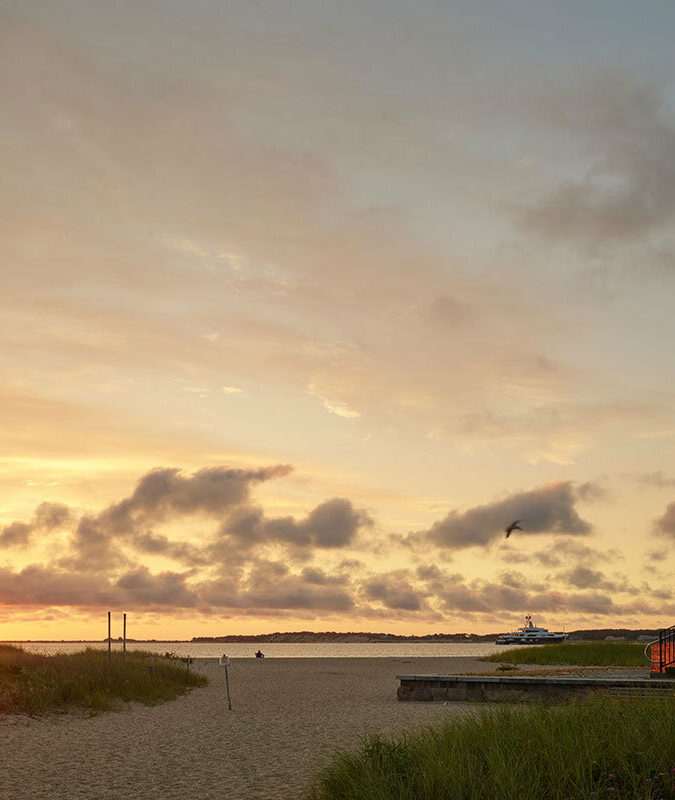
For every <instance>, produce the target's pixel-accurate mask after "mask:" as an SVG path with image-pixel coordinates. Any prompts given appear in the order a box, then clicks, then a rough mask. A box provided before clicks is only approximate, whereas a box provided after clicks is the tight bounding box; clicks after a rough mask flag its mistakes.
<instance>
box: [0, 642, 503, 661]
mask: <svg viewBox="0 0 675 800" xmlns="http://www.w3.org/2000/svg"><path fill="white" fill-rule="evenodd" d="M8 644H11V642H8ZM17 644H19V646H20V647H23V648H24V649H25V650H30V651H31V652H36V653H45V654H47V655H51V654H53V653H75V652H77V651H78V650H84V649H85V648H86V647H95V648H100V649H102V650H104V649H106V648H107V646H108V645H107V644H106V643H105V642H49V643H43V642H31V643H22V642H17ZM121 649H122V643H121V642H113V650H121ZM258 649H260V650H262V651H263V653H264V654H265V657H266V658H415V657H417V658H433V657H441V658H448V657H450V656H465V657H471V656H475V657H481V656H489V655H491V654H492V653H498V652H500V650H503V648H500V647H498V646H496V645H495V644H494V643H493V642H490V643H482V644H469V643H466V644H465V643H463V642H451V643H448V644H439V643H436V642H434V643H422V644H411V643H409V642H387V643H382V642H376V643H373V644H367V643H359V644H351V643H350V644H339V643H335V642H330V643H328V642H326V643H324V642H321V643H318V642H316V643H311V644H299V643H298V644H272V643H270V644H266V643H262V642H261V643H258V642H249V643H246V644H243V643H237V644H229V643H224V642H215V643H214V642H127V650H151V651H152V652H155V653H162V654H164V653H175V655H177V656H188V655H189V656H192V657H193V658H217V657H218V656H221V655H222V654H223V653H227V655H228V656H230V657H231V658H253V657H254V654H255V651H256V650H258Z"/></svg>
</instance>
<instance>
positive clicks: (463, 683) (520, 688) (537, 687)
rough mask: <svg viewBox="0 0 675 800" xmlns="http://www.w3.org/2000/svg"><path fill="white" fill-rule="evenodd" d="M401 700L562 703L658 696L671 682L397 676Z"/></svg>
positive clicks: (610, 679)
mask: <svg viewBox="0 0 675 800" xmlns="http://www.w3.org/2000/svg"><path fill="white" fill-rule="evenodd" d="M396 678H397V680H399V681H400V682H401V684H400V686H399V688H398V691H397V697H398V699H399V700H426V701H436V702H438V701H443V702H447V701H463V702H500V701H501V702H519V701H524V700H562V699H565V698H568V697H572V696H575V695H582V694H586V693H588V692H597V691H605V692H608V691H609V692H612V693H617V694H644V695H657V694H663V693H664V692H668V693H670V692H673V696H675V691H674V690H675V686H674V685H673V682H672V681H668V680H663V681H656V680H641V679H625V678H564V677H563V678H561V677H555V678H551V677H549V678H545V677H508V678H507V677H501V676H493V675H397V676H396Z"/></svg>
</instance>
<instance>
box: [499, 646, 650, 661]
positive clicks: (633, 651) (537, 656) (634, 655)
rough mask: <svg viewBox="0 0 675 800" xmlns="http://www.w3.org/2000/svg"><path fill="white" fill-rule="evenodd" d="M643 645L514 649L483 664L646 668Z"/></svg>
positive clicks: (502, 652)
mask: <svg viewBox="0 0 675 800" xmlns="http://www.w3.org/2000/svg"><path fill="white" fill-rule="evenodd" d="M644 650H645V646H644V644H635V643H634V642H570V643H569V644H546V645H538V646H536V647H516V648H514V649H513V650H504V651H500V652H499V653H495V655H492V656H487V657H486V658H484V659H483V660H484V661H500V662H502V663H510V664H574V665H576V666H596V667H605V666H606V667H648V666H649V662H648V661H647V659H646V658H645V655H644Z"/></svg>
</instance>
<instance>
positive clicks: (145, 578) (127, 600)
mask: <svg viewBox="0 0 675 800" xmlns="http://www.w3.org/2000/svg"><path fill="white" fill-rule="evenodd" d="M186 578H187V574H186V573H183V574H180V573H177V572H161V573H159V574H155V575H153V574H151V573H150V570H149V569H148V568H147V567H138V568H137V569H135V570H133V571H130V572H126V573H125V574H124V575H122V576H121V577H120V578H118V580H117V581H116V582H115V587H116V588H117V589H118V590H119V594H120V601H123V602H124V604H125V605H130V606H134V607H139V606H140V607H143V608H147V607H150V606H161V607H167V606H178V607H180V608H194V607H195V606H196V605H197V594H196V593H195V592H194V591H192V590H191V589H189V588H188V587H187V586H186V584H185V581H186Z"/></svg>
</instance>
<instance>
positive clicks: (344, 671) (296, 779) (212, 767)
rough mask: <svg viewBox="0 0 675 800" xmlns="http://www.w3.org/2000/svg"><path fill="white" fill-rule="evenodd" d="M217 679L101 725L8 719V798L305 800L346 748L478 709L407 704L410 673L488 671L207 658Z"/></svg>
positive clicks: (0, 786)
mask: <svg viewBox="0 0 675 800" xmlns="http://www.w3.org/2000/svg"><path fill="white" fill-rule="evenodd" d="M196 668H197V669H198V670H199V671H201V672H203V673H204V674H206V675H208V677H209V678H210V684H209V686H207V687H206V688H203V689H196V690H194V691H193V692H191V693H190V694H188V695H185V696H183V697H181V698H179V699H178V700H176V701H174V702H171V703H165V704H163V705H160V706H156V707H152V708H148V707H145V706H133V707H129V708H125V709H124V710H123V711H121V712H113V713H106V714H102V715H100V716H98V717H93V718H89V719H86V718H80V717H73V716H70V715H59V716H51V717H48V718H28V717H6V718H0V736H1V737H2V744H1V745H0V798H2V799H3V800H4V798H12V800H41V798H45V799H46V798H49V800H55V799H58V800H61V798H63V799H64V800H65V799H66V798H68V800H113V798H114V799H115V800H120V798H139V799H142V800H155V798H156V799H157V800H160V798H161V800H185V798H199V799H200V800H201V799H203V800H216V799H217V800H225V798H231V799H232V800H277V799H279V798H284V800H286V799H287V798H288V799H290V798H298V797H300V796H301V794H302V791H303V789H304V788H305V787H306V786H307V784H308V782H309V781H310V779H311V777H312V775H313V774H314V773H315V772H316V769H317V767H319V766H320V765H321V764H322V763H323V762H325V761H326V760H327V759H329V758H330V757H331V755H332V754H333V753H335V751H336V750H338V749H340V748H354V747H358V745H359V743H360V742H361V741H362V739H363V736H364V735H365V734H366V733H368V732H375V731H387V732H389V731H394V730H397V729H400V728H406V727H410V726H414V725H418V724H420V723H425V722H430V721H433V720H440V719H442V718H443V717H445V716H447V715H448V714H456V713H459V712H461V711H462V710H464V711H466V710H467V709H468V708H469V706H467V705H464V704H459V703H456V704H452V705H448V706H444V705H443V704H438V703H399V702H397V700H396V688H397V685H398V682H397V681H396V679H395V676H396V674H397V673H398V674H401V673H410V672H415V673H434V672H440V673H448V672H455V671H461V672H479V671H488V670H490V669H493V668H494V665H491V664H485V663H483V662H480V661H474V660H473V659H464V658H415V659H406V658H387V659H384V658H373V659H367V658H359V659H355V658H344V659H322V658H317V659H314V658H312V659H309V658H296V659H291V658H285V659H271V658H268V659H263V660H256V659H254V658H251V659H240V660H238V661H234V662H233V664H232V666H231V667H230V668H229V677H230V686H231V691H232V704H233V711H231V712H230V711H228V710H227V701H226V695H225V681H224V674H223V669H222V667H219V666H218V664H217V662H216V661H215V660H213V659H204V660H201V661H199V662H197V665H196Z"/></svg>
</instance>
